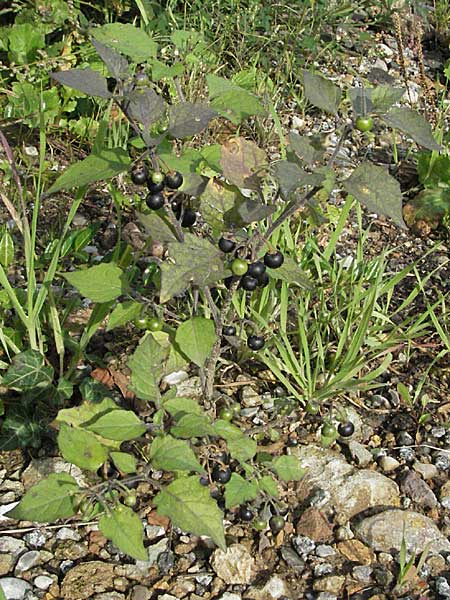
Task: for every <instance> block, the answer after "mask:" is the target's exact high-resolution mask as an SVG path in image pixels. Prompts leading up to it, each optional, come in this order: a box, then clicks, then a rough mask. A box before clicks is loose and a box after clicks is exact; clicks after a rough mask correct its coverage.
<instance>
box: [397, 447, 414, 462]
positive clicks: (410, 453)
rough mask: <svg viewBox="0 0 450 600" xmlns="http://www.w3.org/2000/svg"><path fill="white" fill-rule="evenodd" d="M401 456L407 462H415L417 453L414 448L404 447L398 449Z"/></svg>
mask: <svg viewBox="0 0 450 600" xmlns="http://www.w3.org/2000/svg"><path fill="white" fill-rule="evenodd" d="M398 455H399V457H400V458H401V459H402V460H404V461H406V462H413V460H415V458H416V453H415V452H414V450H413V449H412V448H408V447H404V448H400V450H399V451H398Z"/></svg>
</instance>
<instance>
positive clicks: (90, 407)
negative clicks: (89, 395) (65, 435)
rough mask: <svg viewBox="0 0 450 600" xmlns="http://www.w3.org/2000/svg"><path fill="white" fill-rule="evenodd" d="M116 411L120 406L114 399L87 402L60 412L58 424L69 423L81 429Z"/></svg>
mask: <svg viewBox="0 0 450 600" xmlns="http://www.w3.org/2000/svg"><path fill="white" fill-rule="evenodd" d="M115 409H117V410H118V409H119V406H118V405H117V404H116V403H115V402H114V400H113V399H112V398H103V399H102V400H101V401H100V402H88V401H86V400H85V401H84V402H83V403H82V404H80V405H79V406H74V407H73V408H63V409H61V410H60V411H59V412H58V415H57V417H56V421H57V422H58V423H67V424H68V425H72V426H73V427H80V426H81V425H84V424H85V423H88V422H89V421H92V420H93V419H95V418H96V417H99V416H100V415H103V414H105V413H107V412H110V411H111V410H115Z"/></svg>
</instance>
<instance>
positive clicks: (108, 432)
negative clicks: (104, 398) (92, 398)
mask: <svg viewBox="0 0 450 600" xmlns="http://www.w3.org/2000/svg"><path fill="white" fill-rule="evenodd" d="M86 429H88V430H89V431H93V432H94V433H98V434H99V435H101V436H102V437H104V438H107V439H109V440H116V441H119V442H124V441H125V440H132V439H134V438H137V437H139V436H141V435H142V434H143V433H145V431H147V427H146V426H145V424H144V423H143V422H142V421H141V420H140V419H139V417H138V416H137V415H135V414H134V412H133V411H131V410H121V409H117V410H112V411H110V412H108V413H105V414H103V415H100V416H99V417H98V418H97V419H96V420H95V421H94V422H93V423H90V424H89V425H86Z"/></svg>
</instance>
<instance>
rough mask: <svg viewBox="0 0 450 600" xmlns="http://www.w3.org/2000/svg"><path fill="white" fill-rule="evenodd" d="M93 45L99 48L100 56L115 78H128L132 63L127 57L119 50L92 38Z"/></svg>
mask: <svg viewBox="0 0 450 600" xmlns="http://www.w3.org/2000/svg"><path fill="white" fill-rule="evenodd" d="M91 41H92V45H93V46H94V48H95V49H96V50H97V54H98V55H99V56H100V58H101V59H102V61H103V62H104V63H105V65H106V68H107V69H108V71H109V73H110V74H111V75H112V76H113V77H114V78H115V79H124V78H126V76H127V74H128V71H129V68H130V65H129V64H128V61H127V59H126V58H124V57H123V56H121V55H120V54H119V53H118V52H116V51H115V50H113V49H112V48H108V46H105V45H104V44H102V43H101V42H99V41H98V40H95V39H92V40H91Z"/></svg>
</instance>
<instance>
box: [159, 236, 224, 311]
mask: <svg viewBox="0 0 450 600" xmlns="http://www.w3.org/2000/svg"><path fill="white" fill-rule="evenodd" d="M168 251H169V252H168V253H169V256H170V259H171V261H172V262H169V261H164V262H163V263H162V265H161V292H160V296H159V299H160V302H162V303H164V302H167V301H168V300H170V299H171V298H172V297H173V296H175V295H176V294H180V293H181V292H183V291H184V290H185V289H186V288H187V287H188V286H189V285H190V284H192V285H198V286H202V287H204V286H205V285H210V284H212V283H215V282H216V281H219V280H220V279H223V278H224V277H225V266H224V261H223V256H222V253H221V252H220V250H219V249H218V248H217V247H216V246H214V245H213V244H212V243H211V242H210V241H209V240H207V239H205V238H201V237H197V236H195V235H193V234H191V233H186V234H185V237H184V242H183V243H180V242H172V243H169V245H168Z"/></svg>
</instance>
